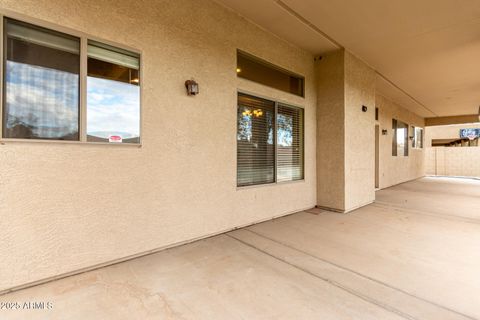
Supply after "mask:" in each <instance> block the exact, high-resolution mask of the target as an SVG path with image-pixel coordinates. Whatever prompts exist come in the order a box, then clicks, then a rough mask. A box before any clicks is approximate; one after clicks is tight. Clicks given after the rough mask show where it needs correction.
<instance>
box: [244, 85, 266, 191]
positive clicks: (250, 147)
mask: <svg viewBox="0 0 480 320" xmlns="http://www.w3.org/2000/svg"><path fill="white" fill-rule="evenodd" d="M274 119H275V103H274V102H273V101H269V100H265V99H260V98H256V97H253V96H249V95H245V94H239V95H238V114H237V185H238V186H249V185H255V184H264V183H272V182H275V138H274V125H275V124H274Z"/></svg>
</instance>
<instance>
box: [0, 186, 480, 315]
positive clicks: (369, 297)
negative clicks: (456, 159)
mask: <svg viewBox="0 0 480 320" xmlns="http://www.w3.org/2000/svg"><path fill="white" fill-rule="evenodd" d="M0 301H2V302H6V301H9V302H14V301H18V302H25V301H49V302H51V303H52V304H53V308H52V309H50V310H22V311H20V310H9V311H7V310H0V319H82V320H83V319H322V320H323V319H362V320H366V319H382V320H383V319H435V320H447V319H480V181H475V180H466V179H452V178H424V179H421V180H417V181H413V182H409V183H405V184H402V185H398V186H395V187H392V188H389V189H385V190H382V191H378V192H377V202H376V203H374V204H372V205H369V206H367V207H364V208H361V209H359V210H356V211H354V212H352V213H350V214H346V215H345V214H338V213H332V212H327V211H323V210H319V209H312V210H308V211H305V212H300V213H297V214H293V215H290V216H287V217H283V218H279V219H275V220H272V221H269V222H265V223H261V224H257V225H254V226H251V227H248V228H244V229H241V230H237V231H233V232H230V233H227V234H223V235H219V236H216V237H212V238H209V239H205V240H201V241H197V242H194V243H191V244H188V245H184V246H181V247H177V248H173V249H168V250H165V251H162V252H160V253H156V254H152V255H149V256H145V257H142V258H138V259H135V260H131V261H128V262H124V263H120V264H117V265H113V266H110V267H105V268H102V269H98V270H95V271H90V272H87V273H83V274H80V275H76V276H71V277H68V278H65V279H61V280H57V281H53V282H50V283H46V284H43V285H39V286H36V287H32V288H28V289H24V290H20V291H17V292H13V293H9V294H7V295H3V296H1V297H0Z"/></svg>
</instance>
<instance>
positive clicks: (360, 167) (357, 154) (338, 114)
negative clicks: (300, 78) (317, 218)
mask: <svg viewBox="0 0 480 320" xmlns="http://www.w3.org/2000/svg"><path fill="white" fill-rule="evenodd" d="M316 68H317V70H316V72H317V77H318V100H317V176H318V185H317V204H318V205H319V206H320V207H326V208H331V209H335V210H338V211H351V210H352V209H355V208H358V207H360V206H363V205H365V204H368V203H370V202H372V201H373V200H374V199H375V186H374V174H375V171H374V170H375V144H374V143H375V136H374V129H375V126H374V119H375V117H374V112H375V107H374V106H375V71H374V70H373V69H371V68H370V67H368V66H367V65H366V64H365V63H363V62H362V61H360V60H359V59H358V58H356V57H355V56H353V55H352V54H350V53H349V52H347V51H345V50H339V51H337V52H334V53H331V54H328V55H325V56H324V57H322V58H321V59H320V60H318V61H317V65H316ZM364 105H365V106H367V107H368V111H367V112H363V111H362V106H364ZM369 182H371V183H370V184H369Z"/></svg>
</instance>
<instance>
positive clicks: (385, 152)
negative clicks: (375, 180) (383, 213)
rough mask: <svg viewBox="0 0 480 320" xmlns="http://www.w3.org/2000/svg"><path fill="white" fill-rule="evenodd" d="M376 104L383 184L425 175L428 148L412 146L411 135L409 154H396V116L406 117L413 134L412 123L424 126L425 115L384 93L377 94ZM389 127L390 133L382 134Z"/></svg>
mask: <svg viewBox="0 0 480 320" xmlns="http://www.w3.org/2000/svg"><path fill="white" fill-rule="evenodd" d="M376 106H377V107H378V109H379V112H378V113H379V121H378V122H377V123H378V124H379V126H380V137H379V138H380V140H379V146H380V149H379V150H380V153H379V157H380V167H379V177H380V188H381V189H383V188H387V187H390V186H393V185H396V184H399V183H402V182H406V181H409V180H413V179H417V178H420V177H423V176H425V154H424V153H425V148H423V149H414V148H412V141H411V140H410V139H409V140H408V143H409V149H408V152H409V155H408V157H404V156H402V155H399V156H396V157H395V156H392V139H393V130H392V119H397V120H400V121H403V122H404V123H406V124H408V125H409V136H411V135H412V134H413V133H412V128H411V127H412V126H415V127H422V128H423V127H424V126H425V120H424V118H422V117H420V116H418V115H416V114H414V113H412V112H410V111H408V110H407V109H405V108H403V107H402V106H400V105H398V104H396V103H394V102H392V101H390V100H389V99H387V98H385V97H384V96H382V95H380V94H377V95H376ZM384 129H385V130H387V134H386V135H382V130H384Z"/></svg>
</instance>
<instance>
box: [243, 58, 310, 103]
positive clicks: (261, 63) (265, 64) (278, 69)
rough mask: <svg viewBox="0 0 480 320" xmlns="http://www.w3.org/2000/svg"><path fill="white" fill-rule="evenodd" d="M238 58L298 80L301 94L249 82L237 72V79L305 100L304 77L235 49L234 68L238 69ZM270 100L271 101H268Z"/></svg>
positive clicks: (253, 81)
mask: <svg viewBox="0 0 480 320" xmlns="http://www.w3.org/2000/svg"><path fill="white" fill-rule="evenodd" d="M239 56H243V58H244V59H248V60H250V61H251V62H254V63H257V64H260V65H263V66H264V67H266V68H269V69H272V70H275V71H278V72H281V73H283V74H285V75H288V76H291V77H294V78H297V79H299V80H300V81H301V82H302V92H301V94H296V93H294V92H290V91H285V90H282V89H279V88H276V87H274V86H271V85H268V84H265V83H261V82H258V81H255V80H251V79H248V78H245V77H242V76H241V75H240V74H239V73H238V72H237V73H236V75H237V78H240V79H243V80H245V81H249V82H252V83H256V84H258V85H261V86H264V87H267V88H270V89H274V90H278V91H279V92H282V93H287V94H291V95H293V96H295V97H300V98H303V99H305V76H302V75H301V74H298V73H296V72H293V71H290V70H288V69H285V68H283V67H280V66H278V65H276V64H273V63H271V62H269V61H267V60H264V59H262V58H259V57H257V56H255V55H253V54H251V53H248V52H246V51H243V50H241V49H237V51H236V55H235V64H236V68H238V58H239ZM270 100H272V99H270ZM273 101H276V100H275V99H273Z"/></svg>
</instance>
